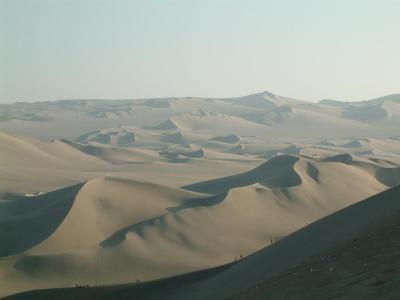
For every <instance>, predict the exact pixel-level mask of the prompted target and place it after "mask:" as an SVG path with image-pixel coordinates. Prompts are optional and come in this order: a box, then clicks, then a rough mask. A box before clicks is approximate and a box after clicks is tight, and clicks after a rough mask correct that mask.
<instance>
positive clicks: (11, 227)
mask: <svg viewBox="0 0 400 300" xmlns="http://www.w3.org/2000/svg"><path fill="white" fill-rule="evenodd" d="M1 108H4V112H5V113H4V114H3V119H2V121H1V122H0V129H1V130H3V131H2V132H0V179H1V185H0V241H1V243H0V296H6V295H10V294H13V293H17V292H22V291H26V290H30V289H38V288H60V287H71V286H74V285H75V284H77V283H79V284H90V285H92V286H94V285H96V286H97V285H111V284H112V285H114V284H121V283H131V282H136V280H140V281H153V280H158V279H161V278H169V277H171V276H176V275H179V274H184V273H187V272H193V271H197V270H204V269H208V268H214V267H217V266H220V265H226V264H231V263H232V262H233V261H234V260H235V257H236V258H238V257H240V255H244V256H248V255H250V256H249V258H248V259H246V260H245V261H242V262H241V263H239V264H235V265H234V266H232V267H230V268H228V269H226V268H225V267H222V268H217V269H213V270H214V271H215V272H217V271H218V272H220V274H219V275H218V276H214V275H213V274H216V273H215V272H214V271H204V272H205V273H201V274H203V275H201V276H200V277H201V278H203V279H204V278H205V277H207V280H204V282H201V283H195V285H194V286H193V289H192V288H190V287H188V288H187V289H183V290H182V291H181V290H180V288H179V291H178V292H177V293H174V294H173V295H174V296H173V297H177V298H178V299H188V298H193V299H195V297H200V296H199V295H201V297H202V298H201V297H200V298H199V299H205V298H207V299H224V297H225V298H226V297H229V296H233V295H234V294H235V293H239V292H241V291H243V290H246V289H247V288H250V287H251V286H254V285H255V284H256V283H257V282H258V281H260V282H261V281H266V280H268V279H269V278H271V276H275V274H276V273H277V272H283V271H285V270H286V269H287V268H289V267H290V266H291V264H293V263H295V264H297V263H300V262H302V261H303V260H304V259H305V258H306V257H307V256H309V255H313V254H312V253H318V252H321V251H323V250H324V249H328V248H329V247H333V246H335V245H336V244H337V243H338V242H340V241H342V240H345V239H346V238H349V237H350V236H351V235H352V234H355V233H356V232H361V231H362V230H364V229H365V226H364V225H365V223H364V221H363V220H364V219H363V218H365V219H368V218H371V220H373V218H374V217H371V216H370V214H371V212H370V211H369V210H368V209H365V210H363V209H362V208H359V209H360V211H357V212H355V211H354V209H355V208H353V207H358V206H357V205H356V206H352V205H354V204H356V203H359V202H360V201H362V200H364V199H366V198H368V197H371V196H373V195H376V194H379V193H381V192H383V191H385V190H387V189H389V188H392V187H394V186H396V185H398V184H399V183H400V140H399V139H398V138H397V136H398V128H399V126H400V101H399V97H398V96H396V95H392V96H390V97H383V98H378V99H372V100H370V101H364V102H360V103H353V102H348V103H344V104H343V103H337V102H335V101H331V100H330V101H322V102H320V103H316V104H312V103H308V102H305V101H301V100H296V99H291V98H287V97H282V96H277V95H273V94H271V93H269V92H263V93H259V94H254V95H250V96H245V97H238V98H229V99H208V98H207V99H206V98H163V99H141V100H115V101H114V100H105V101H100V100H69V101H56V102H41V103H34V104H29V103H19V104H11V105H5V106H4V105H1ZM26 116H29V118H28V119H27V117H26ZM394 190H395V189H394ZM379 195H386V194H379ZM377 197H378V196H377ZM379 197H381V196H379ZM382 197H383V198H384V199H386V198H387V197H386V196H382ZM371 199H375V198H371ZM371 201H372V202H374V203H375V202H376V200H366V201H363V202H362V203H370V202H371ZM382 201H383V202H385V203H386V202H388V203H387V205H386V204H385V205H384V209H383V210H382V215H379V211H377V216H376V217H377V218H380V217H382V218H384V216H385V214H386V212H387V211H389V210H390V209H391V208H393V207H392V206H393V205H395V204H393V203H392V202H391V201H389V200H382ZM360 203H361V202H360ZM396 205H397V204H396ZM349 206H350V208H349V211H351V212H352V214H354V215H352V216H351V217H346V218H348V219H346V218H345V217H343V218H344V219H340V221H337V222H339V223H338V224H336V225H332V224H331V223H329V222H331V221H329V222H328V221H326V222H328V223H329V224H331V225H329V226H331V227H329V226H328V225H326V226H328V227H323V228H325V229H323V230H322V229H318V231H313V230H314V229H313V230H311V229H309V228H316V227H315V226H316V225H314V224H320V223H318V221H317V220H336V219H335V218H336V217H335V218H333V219H330V218H331V217H328V218H327V219H323V218H325V217H327V216H330V215H331V214H332V213H335V212H337V211H339V210H342V209H346V207H349ZM367 206H368V205H367ZM360 207H364V206H360ZM368 207H369V206H368ZM374 209H376V208H374ZM344 211H345V210H344ZM340 215H344V213H341V214H340ZM332 216H333V215H332ZM341 218H342V217H341ZM379 220H381V219H379ZM316 221H317V223H314V222H316ZM321 222H322V221H321ZM324 222H325V221H323V222H322V223H321V224H325V223H324ZM332 222H333V221H332ZM346 222H354V224H359V225H357V226H359V227H357V226H356V225H354V226H356V227H354V226H347V225H346V226H344V225H343V224H346ZM357 222H360V223H357ZM328 223H327V224H328ZM310 224H313V225H310ZM309 226H314V227H309ZM318 226H320V225H318ZM321 226H322V225H321ZM323 226H325V225H323ZM335 226H336V227H335ZM307 228H308V229H307ZM318 228H319V227H318ZM332 228H335V230H333V229H332ZM352 230H353V231H352ZM331 231H332V232H333V231H334V232H335V234H332V232H331ZM316 232H319V235H318V236H316V234H317V233H316ZM321 232H324V233H323V234H321ZM326 232H329V233H326ZM336 232H337V235H336ZM323 237H327V238H328V237H329V238H330V239H329V240H325V239H323ZM317 238H318V239H322V240H321V241H318V239H317ZM305 240H307V241H310V240H312V242H308V243H307V247H304V249H303V248H301V249H302V251H300V252H301V253H300V254H299V255H297V254H296V255H294V254H293V253H292V252H290V251H292V250H291V249H300V248H299V246H298V245H300V244H301V245H302V244H304V241H305ZM271 242H273V244H272V246H271V245H270V244H271ZM279 245H281V246H279ZM308 245H309V246H308ZM273 249H277V250H273ZM252 253H254V254H252ZM277 253H278V254H277ZM285 255H286V256H285ZM283 261H284V262H283ZM272 263H273V266H274V267H273V268H271V269H270V271H268V272H265V270H264V271H261V269H257V266H260V267H261V266H264V265H265V264H267V265H270V264H272ZM253 268H255V270H259V271H254V272H253V271H250V270H252V269H253ZM248 273H250V275H249V276H247V275H246V276H243V274H248ZM195 274H200V273H195ZM204 274H208V275H207V276H206V275H204ZM210 274H211V275H210ZM193 276H194V277H190V278H192V279H190V280H189V279H188V280H189V281H186V279H182V278H186V277H185V276H183V277H179V278H181V279H182V280H183V281H182V282H196V280H197V279H196V278H198V276H197V275H193ZM204 276H205V277H204ZM209 276H211V277H210V278H209ZM242 277H244V279H243V278H242ZM193 278H195V279H193ZM181 279H179V280H177V279H174V282H175V283H174V286H175V285H176V284H177V285H178V286H179V284H178V283H179V282H180V280H181ZM162 282H169V281H168V280H167V281H162ZM221 286H224V288H223V289H221ZM167 289H169V288H168V284H167ZM198 290H201V291H202V293H201V294H197V292H195V291H198ZM160 291H162V289H160ZM171 297H172V296H171ZM173 297H172V299H173Z"/></svg>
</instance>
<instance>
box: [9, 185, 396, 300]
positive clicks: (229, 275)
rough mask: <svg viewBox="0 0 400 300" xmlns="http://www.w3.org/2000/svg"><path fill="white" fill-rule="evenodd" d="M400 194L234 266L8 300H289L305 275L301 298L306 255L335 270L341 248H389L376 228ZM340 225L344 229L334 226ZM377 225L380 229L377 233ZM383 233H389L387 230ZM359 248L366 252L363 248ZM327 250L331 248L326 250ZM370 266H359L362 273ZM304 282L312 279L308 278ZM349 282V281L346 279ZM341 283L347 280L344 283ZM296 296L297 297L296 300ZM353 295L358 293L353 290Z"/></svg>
mask: <svg viewBox="0 0 400 300" xmlns="http://www.w3.org/2000/svg"><path fill="white" fill-rule="evenodd" d="M398 196H399V188H398V187H395V188H392V189H390V190H388V191H385V192H383V193H380V194H378V195H375V196H373V197H370V198H368V199H366V200H364V201H361V202H359V203H357V204H354V205H352V206H350V207H347V208H345V209H343V210H340V211H338V212H336V213H333V214H331V215H329V216H327V217H325V218H323V219H321V220H318V221H316V222H314V223H312V224H310V225H308V226H306V227H304V228H302V229H300V230H298V231H296V232H294V233H293V234H291V235H289V236H287V237H286V238H284V239H282V240H280V241H278V242H276V243H274V244H272V245H270V246H268V247H265V248H263V249H261V250H259V251H257V252H256V253H254V254H252V255H250V256H248V257H246V258H245V259H244V260H242V261H239V262H238V263H236V264H233V265H226V266H223V267H220V268H215V269H210V270H206V271H202V272H196V273H192V274H187V275H183V276H178V277H174V278H170V279H165V280H161V281H155V282H152V283H147V284H146V283H145V284H141V285H135V284H132V285H125V286H112V287H103V288H91V289H84V290H81V291H77V290H76V289H58V290H48V291H37V292H35V291H33V292H28V293H24V294H21V295H15V296H12V297H10V298H9V299H25V298H24V297H28V296H30V297H33V296H36V297H38V296H40V297H41V299H52V298H51V297H55V296H57V297H58V298H57V299H69V298H68V297H71V295H73V297H74V298H75V299H95V298H96V297H101V296H105V297H109V298H112V299H126V298H127V297H134V298H135V299H152V298H163V299H228V298H229V299H260V297H261V298H264V297H267V296H269V295H275V297H278V296H279V295H283V294H285V295H286V296H289V292H290V295H292V294H291V290H292V289H295V288H296V284H298V281H299V279H298V278H291V277H294V276H296V274H297V272H299V273H301V274H303V275H302V276H303V278H301V279H300V280H302V282H301V283H302V284H303V288H302V289H301V290H299V293H300V294H301V295H303V296H305V295H307V294H308V292H311V289H307V290H304V284H307V286H310V285H311V284H312V283H311V282H305V279H304V277H306V276H307V277H313V276H312V274H311V275H309V274H310V271H309V270H311V269H306V270H304V267H308V265H307V266H304V265H300V266H299V267H297V268H296V267H295V266H296V265H298V264H300V263H302V262H304V261H306V260H307V259H309V257H312V256H314V255H319V256H318V257H317V259H313V261H314V263H311V264H310V266H309V267H310V268H313V267H314V268H315V267H316V266H317V267H318V266H320V265H321V264H325V262H324V261H325V260H326V256H327V255H334V256H331V257H334V258H333V259H330V260H334V261H332V262H331V263H335V267H336V268H337V267H338V259H337V258H336V257H337V256H339V257H340V256H344V255H346V254H344V252H343V249H344V251H346V250H347V251H348V252H349V253H352V252H353V253H354V252H355V251H354V250H353V249H352V248H354V241H355V240H356V241H357V245H356V246H358V247H357V254H356V255H357V258H356V259H358V260H359V257H360V255H361V254H360V252H359V250H360V249H363V248H360V245H361V244H360V245H359V244H358V243H363V242H362V241H363V240H367V241H366V242H365V243H364V244H367V245H370V244H371V239H374V242H375V241H380V242H381V243H384V244H385V243H386V244H389V243H390V242H389V240H382V239H381V238H380V237H379V236H377V233H378V232H379V231H376V230H383V229H384V230H390V231H393V225H392V224H393V222H398V220H397V219H395V220H393V218H394V217H395V216H397V214H398V213H397V212H398V210H399V209H400V202H399V201H398ZM388 221H390V224H389V223H388ZM338 224H341V225H343V226H338ZM382 224H384V225H382ZM382 226H384V227H382ZM381 227H382V229H380V228H381ZM371 230H375V231H371ZM390 231H389V232H390ZM363 234H364V236H363ZM382 234H383V235H385V234H386V235H388V234H387V233H386V232H384V233H382ZM360 235H361V236H360ZM389 235H390V234H389ZM392 238H393V234H392ZM350 239H352V241H350V242H347V243H346V244H344V245H343V244H342V246H339V247H335V246H336V245H339V243H342V242H344V241H348V240H350ZM359 239H361V242H359V241H358V240H359ZM310 241H312V242H310ZM332 247H335V248H332ZM362 247H364V248H365V246H362ZM330 248H332V249H333V250H328V249H330ZM370 248H371V247H370ZM392 248H393V246H392V245H391V248H390V249H392ZM324 251H325V252H324ZM327 251H330V252H327ZM370 252H371V250H370ZM320 253H321V254H320ZM332 253H333V254H332ZM323 255H324V256H323ZM276 257H279V260H277V259H276ZM384 257H385V254H384V255H382V254H380V255H379V259H381V260H382V259H383V258H384ZM364 261H365V260H364ZM367 261H368V260H367ZM362 262H363V261H362ZM369 262H370V261H368V263H369ZM368 263H367V264H366V263H365V262H364V263H363V266H364V269H365V266H366V265H368ZM372 264H373V263H372ZM372 268H374V267H372ZM288 269H290V270H291V272H290V273H285V274H284V275H282V276H281V277H283V276H284V278H285V279H289V280H290V281H288V280H283V279H281V278H280V277H278V278H276V279H272V281H271V282H272V283H273V285H268V281H266V280H270V279H271V278H273V276H274V275H278V274H280V273H281V272H282V271H285V270H288ZM358 269H360V268H358ZM370 269H371V268H370V267H368V271H369V273H371V270H370ZM330 270H331V269H330ZM333 270H334V271H333V272H335V273H337V272H340V270H336V269H335V268H334V269H333ZM315 271H316V275H318V276H319V278H316V277H315V276H314V279H313V280H314V281H319V280H320V279H321V276H322V274H321V272H322V270H319V269H315ZM293 272H295V273H293ZM363 272H365V271H363ZM280 279H281V280H280ZM308 279H309V280H310V278H308ZM351 279H352V278H350V279H349V280H351ZM364 281H365V280H364ZM263 282H265V283H263ZM345 283H348V282H347V281H346V282H345ZM384 283H385V282H384ZM328 284H330V283H328ZM355 284H357V283H355ZM373 284H374V281H372V283H371V285H370V286H371V287H372V286H374V285H373ZM279 285H280V286H282V287H281V290H279V289H277V288H275V287H276V286H278V287H279ZM326 286H327V283H325V284H324V285H323V286H319V289H318V291H319V297H328V296H329V295H332V292H335V293H337V289H335V290H334V291H331V294H329V290H328V292H326V291H324V290H325V289H326ZM342 288H343V287H342ZM346 288H347V286H346ZM282 289H283V290H282ZM394 292H395V289H386V290H385V291H382V292H381V293H380V295H382V294H387V295H394V294H395V293H394ZM300 294H296V295H297V296H299V295H300ZM352 294H357V293H356V292H355V291H353V292H352ZM374 294H376V293H373V294H372V298H371V297H367V299H375V298H374V296H373V295H374ZM363 295H364V296H368V295H369V296H371V295H370V294H369V293H367V294H365V293H363Z"/></svg>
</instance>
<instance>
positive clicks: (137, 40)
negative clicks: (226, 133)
mask: <svg viewBox="0 0 400 300" xmlns="http://www.w3.org/2000/svg"><path fill="white" fill-rule="evenodd" d="M399 15H400V1H398V0H375V1H372V0H326V1H324V0H292V1H288V0H275V1H267V0H263V1H262V0H260V1H256V0H242V1H235V0H226V1H222V0H198V1H196V0H180V1H179V0H170V1H169V0H159V1H156V0H142V1H133V0H107V1H106V0H68V1H67V0H0V22H1V23H0V101H1V102H13V101H18V100H24V101H31V100H50V99H72V98H81V99H82V98H139V97H161V96H207V97H229V96H240V95H245V94H250V93H255V92H259V91H263V90H269V91H271V92H273V93H277V94H281V95H285V96H291V97H295V98H300V99H304V100H311V101H317V100H320V99H321V98H335V99H343V100H344V99H353V100H362V99H368V98H373V97H378V96H382V95H386V94H391V93H400V17H399Z"/></svg>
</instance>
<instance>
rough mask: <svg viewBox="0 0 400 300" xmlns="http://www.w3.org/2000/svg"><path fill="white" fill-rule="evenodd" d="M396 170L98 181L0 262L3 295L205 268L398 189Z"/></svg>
mask: <svg viewBox="0 0 400 300" xmlns="http://www.w3.org/2000/svg"><path fill="white" fill-rule="evenodd" d="M398 172H399V171H398V169H396V168H383V167H381V166H379V165H378V164H376V163H372V162H370V163H368V162H366V161H363V160H357V159H353V160H352V162H350V163H347V164H343V163H341V162H337V161H335V162H332V161H328V162H327V161H324V160H320V159H316V158H305V157H301V156H288V155H286V156H278V157H276V158H273V159H271V160H270V161H268V162H266V163H264V164H262V165H260V166H259V167H257V168H255V169H253V170H250V171H248V172H246V173H242V174H239V175H234V176H230V177H225V178H221V179H216V180H211V181H206V182H203V183H198V184H194V185H190V186H185V188H186V189H191V190H193V191H196V192H201V194H199V193H193V192H189V191H185V190H181V189H174V188H168V187H163V186H160V185H156V184H151V183H141V182H137V181H132V180H127V179H119V178H112V177H105V178H98V179H95V180H90V181H89V182H87V183H86V184H85V185H84V186H83V187H82V188H81V190H80V191H79V193H78V195H77V196H76V197H75V200H74V204H73V205H72V207H71V209H70V210H69V213H68V214H67V216H66V217H65V219H64V220H63V222H62V223H61V224H60V225H59V227H58V228H57V230H55V231H54V233H53V234H51V235H50V236H49V237H48V238H47V239H46V240H44V241H43V242H41V243H40V244H38V245H37V246H34V247H32V248H30V249H28V250H27V251H25V252H23V253H22V255H18V256H11V257H10V258H8V261H10V260H11V261H13V265H12V266H8V265H5V262H3V264H2V260H1V259H0V269H2V270H3V272H5V274H13V276H12V278H13V279H7V280H5V281H4V284H5V285H6V286H7V291H8V293H9V292H11V291H14V292H15V291H18V290H21V289H22V290H23V289H28V288H29V287H30V288H33V287H50V286H53V287H56V286H71V285H73V284H74V283H75V282H76V281H79V282H88V283H91V284H94V283H96V282H97V281H98V276H100V277H101V279H100V280H101V282H102V283H107V284H116V283H121V282H130V281H135V280H136V279H137V278H139V279H140V280H151V279H156V278H160V277H166V276H171V275H175V274H179V273H183V272H188V271H192V270H198V269H202V268H207V267H212V266H215V265H218V264H223V263H227V262H230V261H232V260H233V258H234V257H235V256H236V257H237V256H238V255H239V254H241V253H243V254H249V253H251V252H253V251H255V250H257V249H259V248H262V247H264V246H265V245H268V244H269V243H270V240H271V239H272V240H276V239H280V238H282V237H284V236H286V235H288V234H290V233H291V232H293V231H295V230H297V229H299V228H301V227H303V226H305V225H307V224H309V223H311V222H312V221H314V220H316V219H318V218H320V217H323V216H325V215H327V214H329V213H331V212H334V211H336V210H338V209H341V208H343V207H345V206H348V205H350V204H353V203H355V202H357V201H359V200H361V199H363V198H365V197H367V196H369V195H372V194H375V193H377V192H379V191H382V190H384V189H385V188H387V186H386V185H384V184H383V182H384V183H386V184H388V183H394V182H396V181H397V182H398V178H399V177H398V174H399V173H398ZM377 173H381V174H384V175H379V176H377V177H375V176H376V174H377ZM382 178H385V179H382ZM387 178H390V180H391V182H389V181H388V179H387ZM348 185H351V186H352V187H353V188H352V189H347V188H346V187H347V186H348ZM327 187H329V188H327ZM333 191H335V192H333ZM205 193H206V194H212V195H209V196H208V195H205ZM38 197H40V196H38ZM280 220H286V221H285V222H284V223H282V222H280ZM27 222H28V221H27ZM77 233H78V234H77ZM222 236H224V238H223V239H222V238H221V237H222ZM177 254H179V255H177ZM32 266H35V268H34V270H35V272H33V271H32ZM83 266H84V267H83ZM132 270H135V271H134V272H133V271H132ZM32 272H33V273H32ZM99 274H100V275H99ZM10 278H11V277H10Z"/></svg>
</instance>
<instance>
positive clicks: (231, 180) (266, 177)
mask: <svg viewBox="0 0 400 300" xmlns="http://www.w3.org/2000/svg"><path fill="white" fill-rule="evenodd" d="M298 160H299V158H298V157H295V156H288V155H281V156H277V157H275V158H273V159H271V160H269V161H268V162H266V163H264V164H262V165H261V166H259V167H257V168H255V169H254V170H251V171H249V172H246V173H243V174H239V175H234V176H229V177H225V178H220V179H216V180H210V181H206V182H201V183H195V184H192V185H187V186H184V187H183V188H184V189H187V190H191V191H195V192H200V193H206V194H222V193H225V192H227V191H228V190H230V189H232V188H235V187H241V186H248V185H252V184H255V183H259V184H261V185H263V186H265V187H269V188H278V187H290V186H295V185H299V184H301V178H300V176H299V175H298V174H297V173H296V172H295V171H294V169H293V167H294V164H295V163H296V162H297V161H298Z"/></svg>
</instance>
